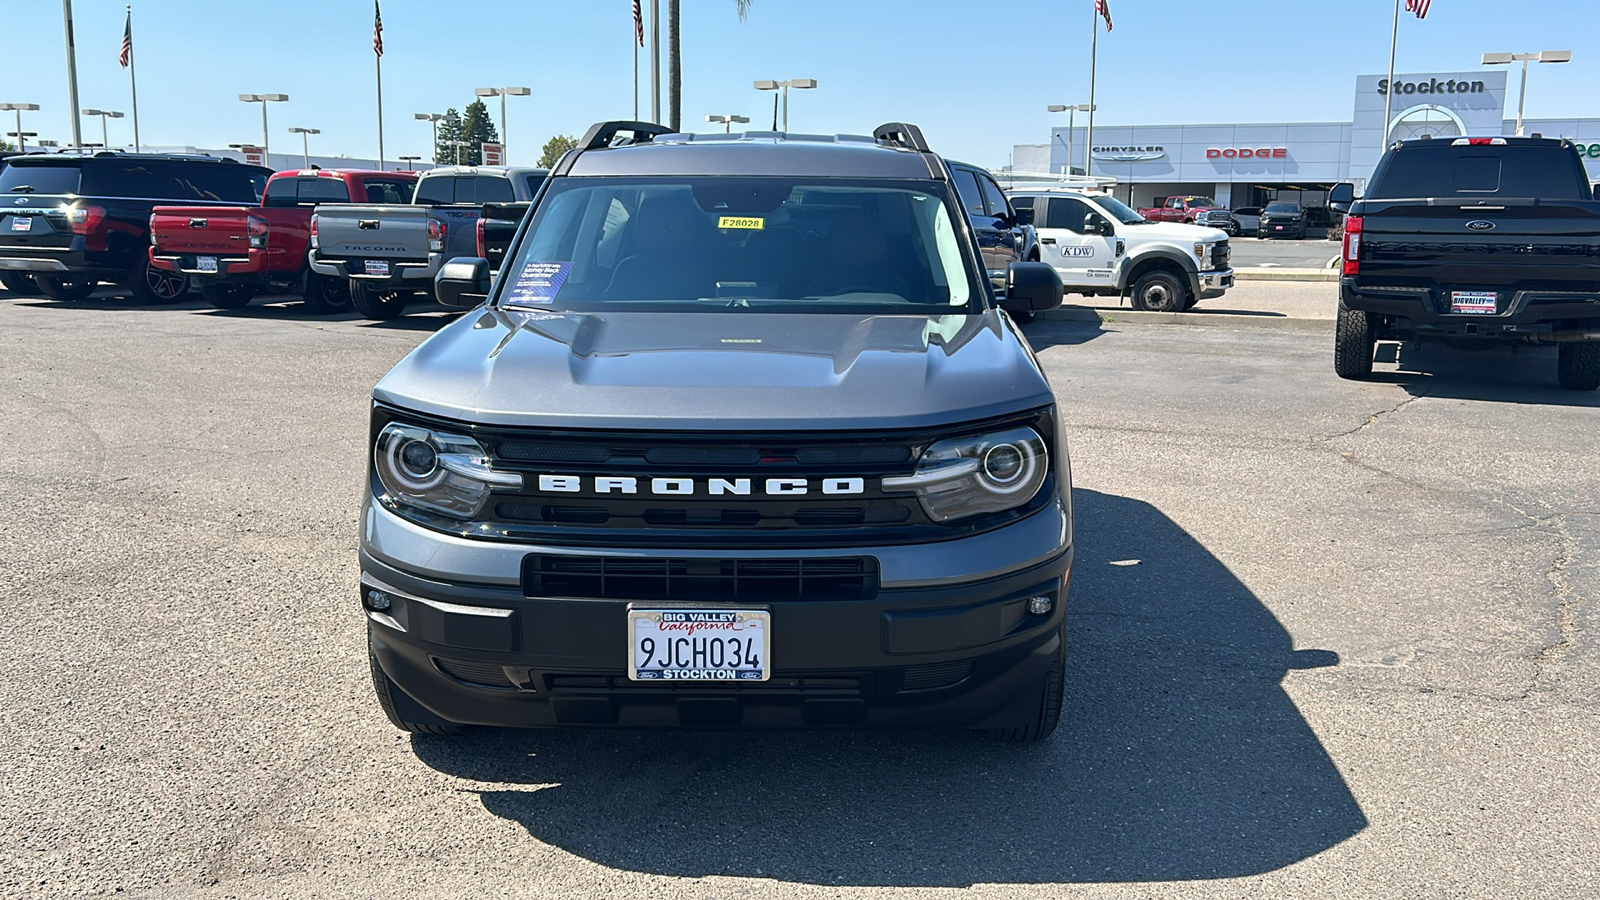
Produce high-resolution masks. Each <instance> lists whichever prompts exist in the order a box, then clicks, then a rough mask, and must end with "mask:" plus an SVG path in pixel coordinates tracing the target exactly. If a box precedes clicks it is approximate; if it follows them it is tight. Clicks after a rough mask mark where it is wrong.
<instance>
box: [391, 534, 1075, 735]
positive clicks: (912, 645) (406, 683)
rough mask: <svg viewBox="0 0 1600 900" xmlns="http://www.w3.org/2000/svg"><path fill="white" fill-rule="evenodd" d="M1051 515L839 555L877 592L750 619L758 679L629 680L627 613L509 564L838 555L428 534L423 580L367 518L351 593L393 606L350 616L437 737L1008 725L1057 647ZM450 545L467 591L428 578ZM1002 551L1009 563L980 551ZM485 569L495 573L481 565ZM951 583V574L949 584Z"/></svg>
mask: <svg viewBox="0 0 1600 900" xmlns="http://www.w3.org/2000/svg"><path fill="white" fill-rule="evenodd" d="M1066 515H1067V514H1066V513H1065V511H1064V510H1062V509H1060V508H1059V507H1052V508H1049V509H1046V510H1042V511H1040V512H1039V513H1037V514H1035V515H1033V516H1030V517H1029V518H1028V519H1024V520H1021V521H1019V522H1017V523H1014V524H1012V525H1010V526H1007V527H1005V528H1001V529H997V530H996V531H994V532H989V533H987V534H984V535H976V536H973V537H970V538H964V539H959V540H954V541H945V542H938V543H929V544H917V545H906V546H897V547H882V548H868V549H866V550H864V551H863V550H861V549H859V548H852V549H851V550H850V551H849V552H850V553H851V554H860V553H866V554H869V555H874V556H876V557H877V558H878V560H879V562H880V570H881V573H882V578H881V587H880V589H879V591H878V592H877V594H876V596H874V597H872V599H869V600H853V601H799V600H793V601H775V602H771V603H765V604H757V605H758V606H762V607H765V608H767V609H770V610H771V613H772V658H771V670H770V673H771V677H770V680H769V681H767V682H762V683H742V684H730V683H727V682H714V683H704V682H695V683H691V684H683V683H665V684H663V683H640V682H632V681H629V680H628V676H627V659H626V654H627V653H628V652H629V651H628V648H627V640H626V632H625V628H626V613H627V608H628V606H629V604H628V602H627V601H625V600H611V599H606V600H597V599H562V598H549V597H529V596H526V595H525V594H524V592H523V589H522V585H521V582H520V561H521V558H522V557H523V556H524V555H526V554H527V553H530V552H567V553H573V554H582V553H608V554H612V555H615V554H626V555H630V556H672V557H682V556H696V555H699V556H708V557H710V556H714V557H721V558H728V557H736V556H750V557H767V558H770V557H774V556H782V555H797V556H828V555H836V554H837V553H838V551H827V550H814V549H810V548H808V549H807V550H805V551H791V552H790V553H789V554H784V553H783V552H775V551H772V550H755V551H735V550H704V551H698V552H695V551H687V550H684V549H682V548H672V549H669V550H655V549H633V548H628V549H619V548H607V549H606V550H603V551H595V550H578V549H569V550H561V549H559V548H548V547H534V546H529V545H521V544H505V543H499V542H487V541H467V540H465V539H462V538H454V537H450V536H448V535H440V534H437V533H434V532H427V535H428V536H431V539H432V541H433V542H434V546H433V549H434V550H435V551H436V553H435V554H434V555H433V556H429V555H425V554H424V555H419V556H416V557H415V559H418V560H422V561H425V562H423V563H422V564H421V565H415V564H414V565H405V564H402V563H399V562H398V561H396V560H394V559H392V558H389V557H388V554H387V553H386V551H392V550H393V549H394V548H395V547H396V546H397V544H396V541H395V540H394V538H395V532H396V530H397V528H403V529H415V528H417V526H412V525H410V524H409V523H406V522H404V520H400V519H398V518H397V517H395V516H393V515H392V514H391V513H389V512H388V511H386V510H384V509H382V508H379V507H375V506H373V505H371V504H370V503H369V507H368V510H367V515H366V517H365V522H364V527H363V540H362V551H361V568H362V575H361V580H362V595H363V596H365V595H366V594H367V592H368V591H371V590H379V591H383V592H384V594H385V595H386V596H387V597H388V598H389V601H390V604H391V605H390V608H389V609H387V610H385V611H383V612H372V611H368V612H367V613H366V615H367V617H368V630H369V636H370V641H371V647H372V649H373V652H374V654H375V655H376V657H377V659H378V662H379V664H380V666H381V667H382V668H383V670H384V672H385V673H386V674H387V675H388V676H389V678H390V679H391V680H392V681H393V682H394V683H395V684H396V685H397V686H398V687H400V688H401V689H402V690H404V691H405V693H406V694H408V695H410V697H411V698H413V699H415V700H416V701H417V702H418V703H420V704H421V706H422V707H423V710H424V711H425V712H426V714H430V715H433V716H437V717H439V718H441V719H443V720H445V721H449V722H456V723H462V724H478V725H498V726H568V725H585V726H617V727H643V728H654V727H663V728H674V727H728V728H735V727H743V728H813V727H877V726H918V725H948V726H971V727H984V728H991V727H992V728H1000V727H1015V726H1018V725H1025V724H1028V723H1031V722H1032V721H1033V720H1034V718H1035V716H1036V715H1037V711H1038V704H1039V690H1040V688H1041V685H1042V684H1043V681H1044V678H1045V674H1046V673H1047V672H1048V669H1049V666H1050V664H1051V662H1052V661H1053V659H1054V657H1055V654H1056V653H1057V652H1058V649H1059V640H1060V637H1059V635H1060V626H1061V623H1062V621H1063V614H1064V607H1065V603H1066V576H1067V573H1068V571H1069V569H1070V567H1071V561H1072V552H1071V548H1070V546H1067V544H1066V535H1067V534H1068V533H1069V531H1068V530H1067V529H1066V527H1065V516H1066ZM1035 520H1039V521H1035ZM1052 532H1053V534H1054V538H1050V537H1049V536H1048V535H1049V534H1050V533H1052ZM374 536H376V537H377V540H373V537H374ZM416 538H417V536H416V535H411V536H409V537H408V538H406V543H407V546H408V547H410V549H412V550H413V551H417V552H422V551H423V549H424V548H423V547H422V546H420V545H418V544H417V543H416ZM991 538H997V539H998V540H997V541H996V540H987V539H991ZM460 544H470V545H479V547H480V549H482V550H484V551H485V555H482V556H480V557H478V558H479V559H481V560H483V561H485V562H487V563H489V566H488V568H486V569H485V570H484V571H483V572H482V573H481V574H479V575H477V576H476V577H474V578H472V579H464V578H462V577H460V576H449V577H440V575H441V574H442V573H440V572H439V571H438V567H439V566H440V560H441V559H443V560H446V561H447V562H446V563H445V564H446V565H454V563H451V562H448V561H449V560H452V559H455V560H460V559H462V557H461V556H460V554H461V552H462V550H463V549H464V548H462V547H460V546H459V545H460ZM1007 545H1009V546H1010V552H996V548H997V547H1005V546H1007ZM500 557H504V562H505V564H506V566H502V565H501V564H500V563H497V562H495V560H496V559H498V558H500ZM919 560H920V561H921V563H923V564H925V565H919V564H918V561H919ZM507 566H509V567H507ZM419 569H421V570H426V571H428V572H429V575H423V574H420V573H419V572H418V571H417V570H419ZM922 570H925V571H922ZM957 570H963V571H961V573H960V575H953V574H952V573H954V572H956V571H957ZM929 576H932V577H929ZM1038 596H1049V597H1051V598H1052V600H1053V603H1052V605H1051V609H1050V612H1049V613H1047V614H1043V615H1034V614H1030V613H1029V612H1028V609H1027V600H1028V599H1029V598H1031V597H1038ZM636 605H642V606H652V605H656V604H648V603H641V604H636ZM706 605H707V606H719V605H725V604H706ZM746 605H748V604H746Z"/></svg>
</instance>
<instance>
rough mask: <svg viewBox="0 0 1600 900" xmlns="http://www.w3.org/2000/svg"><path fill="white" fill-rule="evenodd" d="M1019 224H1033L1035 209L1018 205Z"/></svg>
mask: <svg viewBox="0 0 1600 900" xmlns="http://www.w3.org/2000/svg"><path fill="white" fill-rule="evenodd" d="M1017 224H1018V225H1032V224H1033V210H1031V209H1029V208H1027V207H1026V206H1021V207H1018V208H1017Z"/></svg>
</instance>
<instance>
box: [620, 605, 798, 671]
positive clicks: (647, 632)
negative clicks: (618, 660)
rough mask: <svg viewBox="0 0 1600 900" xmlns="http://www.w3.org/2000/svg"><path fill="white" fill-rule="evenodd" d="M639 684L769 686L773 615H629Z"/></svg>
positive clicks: (691, 611)
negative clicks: (761, 683)
mask: <svg viewBox="0 0 1600 900" xmlns="http://www.w3.org/2000/svg"><path fill="white" fill-rule="evenodd" d="M628 647H629V652H630V657H629V659H628V677H629V678H630V679H632V680H634V681H766V680H767V678H768V673H769V672H770V663H769V661H768V659H767V656H768V652H769V650H770V649H771V647H772V614H771V613H770V612H767V611H766V610H758V609H715V608H711V609H695V608H689V607H685V608H678V609H629V610H628Z"/></svg>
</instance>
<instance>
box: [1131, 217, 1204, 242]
mask: <svg viewBox="0 0 1600 900" xmlns="http://www.w3.org/2000/svg"><path fill="white" fill-rule="evenodd" d="M1125 227H1126V228H1127V229H1128V232H1127V233H1128V235H1133V236H1138V237H1145V238H1157V239H1160V240H1164V241H1177V242H1179V243H1182V242H1188V243H1191V244H1192V243H1194V242H1195V241H1208V242H1209V241H1225V240H1227V239H1228V235H1227V233H1226V232H1224V231H1222V230H1221V229H1218V228H1212V227H1210V226H1209V225H1185V224H1183V223H1182V222H1151V223H1150V224H1149V225H1128V226H1125Z"/></svg>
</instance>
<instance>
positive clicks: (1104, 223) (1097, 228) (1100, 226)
mask: <svg viewBox="0 0 1600 900" xmlns="http://www.w3.org/2000/svg"><path fill="white" fill-rule="evenodd" d="M1094 233H1095V234H1098V235H1102V236H1104V237H1112V236H1113V235H1115V234H1116V233H1117V226H1115V225H1113V224H1111V220H1110V219H1095V220H1094Z"/></svg>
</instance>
